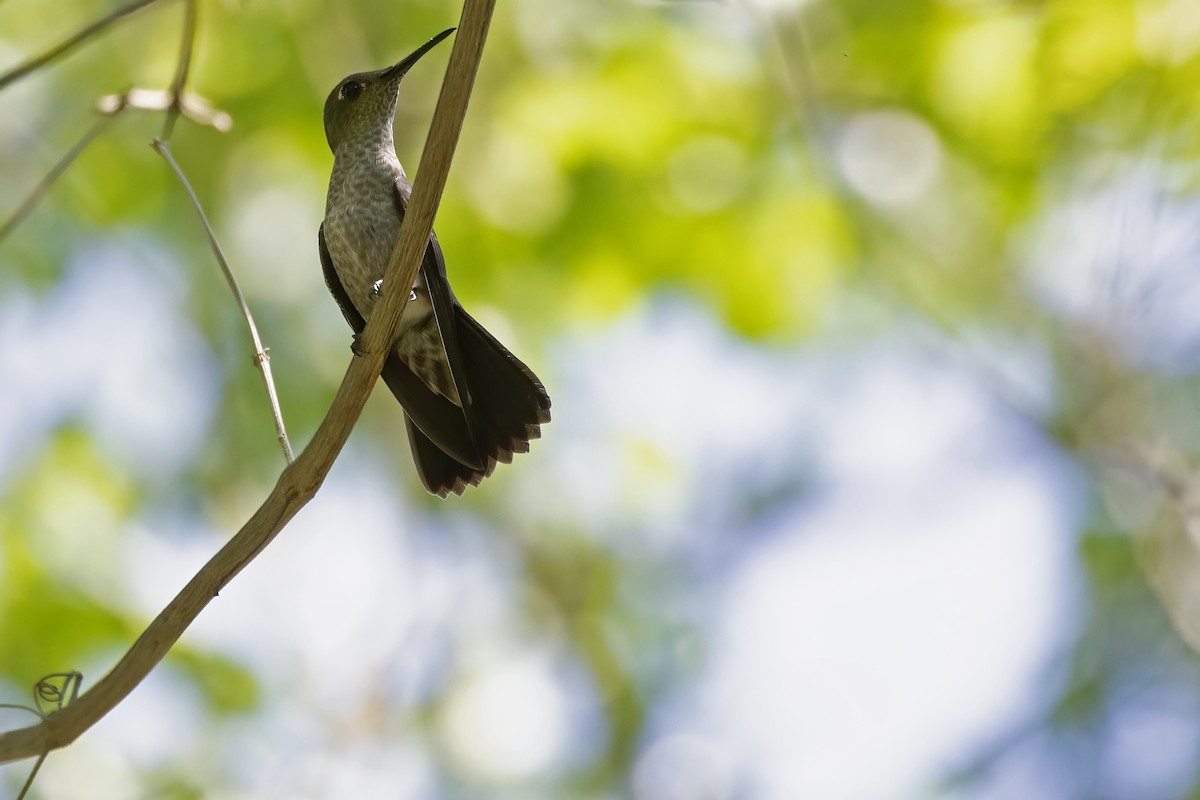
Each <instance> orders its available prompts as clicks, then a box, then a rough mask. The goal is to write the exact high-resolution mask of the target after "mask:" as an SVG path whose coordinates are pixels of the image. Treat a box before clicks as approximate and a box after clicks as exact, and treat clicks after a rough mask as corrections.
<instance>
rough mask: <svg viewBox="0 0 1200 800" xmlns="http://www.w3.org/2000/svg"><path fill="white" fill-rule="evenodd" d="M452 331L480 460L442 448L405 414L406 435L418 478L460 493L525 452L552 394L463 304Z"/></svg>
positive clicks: (440, 491) (546, 416) (442, 491)
mask: <svg viewBox="0 0 1200 800" xmlns="http://www.w3.org/2000/svg"><path fill="white" fill-rule="evenodd" d="M455 314H456V316H455V332H456V334H457V337H458V343H459V347H460V348H461V352H462V362H463V367H464V370H465V371H466V385H467V392H468V397H469V402H470V406H471V409H472V417H473V418H472V425H471V427H472V428H473V430H474V434H475V438H476V442H477V444H478V448H479V453H480V455H481V457H482V461H483V465H482V467H481V468H475V467H473V466H468V465H466V464H463V463H462V462H461V461H460V460H457V459H455V458H454V457H452V456H450V455H448V454H446V453H445V452H444V451H443V450H442V449H441V448H439V447H438V446H437V445H435V444H434V443H433V442H432V441H431V440H430V439H429V438H428V437H427V436H425V434H424V433H422V432H421V430H420V429H419V428H418V427H417V426H416V425H414V424H413V422H412V420H411V419H409V420H408V438H409V443H410V444H411V445H412V450H413V457H414V458H415V459H416V462H417V472H418V473H419V474H420V476H421V481H422V483H424V484H425V487H426V488H427V489H428V490H429V491H431V492H433V493H434V494H437V495H440V496H442V497H445V496H447V495H448V494H450V493H451V492H453V493H454V494H462V493H463V491H464V490H465V489H466V488H467V486H477V485H478V484H479V482H480V481H482V480H483V479H484V478H486V477H487V476H488V475H491V474H492V471H493V470H494V469H495V468H496V464H497V463H504V464H507V463H509V462H511V461H512V457H513V454H514V453H527V452H529V442H530V441H531V440H533V439H537V438H538V437H540V436H541V435H542V429H541V426H542V425H543V424H544V423H547V422H549V421H550V396H549V395H548V394H547V393H546V389H545V388H544V387H543V386H542V382H541V381H540V380H538V377H537V376H536V375H534V374H533V371H532V370H531V369H529V367H527V366H525V365H524V364H523V363H521V361H520V360H519V359H518V358H517V357H516V356H514V355H513V354H512V353H510V352H509V351H508V350H507V349H506V348H505V347H504V345H502V344H500V342H498V341H496V339H495V337H493V336H492V335H491V334H490V333H488V331H487V330H486V329H485V328H484V327H483V326H482V325H480V324H479V323H478V322H476V321H475V320H474V319H473V318H472V317H471V315H470V314H468V313H467V312H466V311H464V310H463V309H462V308H461V307H455Z"/></svg>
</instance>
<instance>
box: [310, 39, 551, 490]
mask: <svg viewBox="0 0 1200 800" xmlns="http://www.w3.org/2000/svg"><path fill="white" fill-rule="evenodd" d="M453 30H454V29H453V28H451V29H450V30H447V31H443V32H442V33H439V34H438V35H437V36H435V37H433V38H432V39H430V40H429V41H428V42H426V43H425V44H424V45H422V46H421V47H420V48H418V49H417V50H416V51H415V52H414V53H412V54H411V55H409V56H408V57H406V58H404V59H403V60H402V61H400V62H399V63H397V64H396V65H395V66H392V67H388V68H386V69H382V70H378V71H376V72H362V73H359V74H356V75H351V76H350V77H348V78H346V79H345V80H343V81H341V82H340V83H339V84H338V85H337V87H336V88H335V89H334V90H333V92H332V93H331V94H330V95H329V99H328V100H326V101H325V138H326V139H327V140H328V141H329V148H330V149H331V150H332V151H333V174H332V175H331V176H330V178H329V194H328V196H327V198H326V203H325V221H324V222H323V223H322V225H321V229H320V231H319V232H318V235H317V240H318V245H319V247H320V252H321V266H322V268H323V270H324V272H325V283H326V284H327V285H328V287H329V291H330V293H331V294H332V295H333V297H334V299H335V300H336V301H337V304H338V305H339V306H340V307H341V309H342V314H343V315H345V317H346V321H347V322H349V323H350V327H351V328H353V329H354V332H355V335H356V336H357V335H358V334H359V333H361V332H362V330H363V328H364V327H365V326H366V320H367V318H368V317H369V316H370V315H371V308H372V304H373V303H374V301H375V298H376V297H377V296H378V295H379V292H380V285H381V283H382V278H383V273H384V270H385V269H386V267H387V263H388V259H389V258H390V256H391V252H392V247H393V246H394V245H395V243H396V237H397V234H398V233H399V230H400V220H401V219H402V218H403V217H404V209H405V207H406V206H407V204H408V200H409V197H410V196H411V194H412V184H411V183H410V182H409V180H408V178H407V177H406V176H405V174H404V168H403V167H401V166H400V160H399V158H397V157H396V148H395V145H394V144H393V140H392V123H393V119H394V117H395V113H396V97H397V93H398V91H399V88H400V80H401V79H402V78H403V77H404V75H405V73H407V72H408V70H409V69H410V68H411V67H412V66H413V64H415V63H416V62H417V61H418V60H419V59H420V58H421V56H423V55H425V54H426V53H427V52H429V51H430V50H431V49H432V48H433V47H434V46H435V45H436V44H437V43H438V42H440V41H442V40H443V39H445V38H446V37H447V36H449V35H450V34H451V33H452V32H453ZM382 377H383V380H384V382H385V383H387V386H388V388H389V389H391V390H392V394H394V395H395V396H396V399H397V400H399V401H400V405H401V406H403V407H404V414H405V421H406V423H407V427H408V440H409V443H410V444H411V446H412V452H413V458H414V459H415V460H416V463H417V473H418V474H419V475H420V477H421V482H422V483H424V485H425V488H426V489H428V490H429V491H430V492H433V493H434V494H436V495H439V496H441V497H446V496H447V495H448V494H450V493H451V492H453V493H455V494H462V492H463V490H464V489H466V487H467V486H468V485H471V486H474V485H478V483H479V482H480V481H481V480H483V479H484V478H486V477H487V476H488V475H490V474H491V473H492V470H493V469H495V467H496V462H504V463H508V462H510V461H512V456H513V453H525V452H528V451H529V442H530V440H531V439H536V438H538V437H539V436H540V435H541V425H542V424H544V423H546V422H549V421H550V396H549V395H548V394H547V393H546V390H545V389H544V388H543V387H542V383H541V381H539V380H538V378H537V376H536V375H534V374H533V372H532V371H531V370H530V369H529V368H528V367H526V366H525V365H524V364H523V363H521V362H520V361H519V360H518V359H517V358H516V357H515V356H514V355H513V354H512V353H510V352H508V350H506V349H505V348H504V346H503V345H501V344H500V343H499V342H498V341H496V339H495V338H493V337H492V335H491V334H490V333H488V332H487V331H486V330H485V329H484V328H483V326H482V325H480V324H479V323H478V322H476V321H475V320H474V319H472V318H471V316H470V315H469V314H468V313H467V312H466V311H464V310H463V307H462V306H461V305H459V303H458V300H457V299H456V298H455V296H454V292H453V291H452V290H451V288H450V281H449V280H448V279H447V277H446V263H445V261H444V259H443V258H442V248H441V246H440V245H439V244H438V240H437V236H436V235H434V234H430V237H429V245H428V247H426V249H425V256H424V258H423V260H422V262H421V268H420V271H419V272H418V273H417V279H416V282H415V283H413V286H412V291H411V294H410V295H409V301H408V305H406V306H405V308H404V315H403V316H402V317H401V319H400V327H399V339H398V340H397V342H396V346H395V348H394V349H393V350H392V352H391V353H390V354H389V355H388V357H387V361H386V363H385V364H384V367H383V374H382Z"/></svg>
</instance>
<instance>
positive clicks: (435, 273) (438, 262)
mask: <svg viewBox="0 0 1200 800" xmlns="http://www.w3.org/2000/svg"><path fill="white" fill-rule="evenodd" d="M410 193H411V189H410V187H409V186H408V185H407V182H406V181H404V180H403V179H400V180H397V181H396V184H395V192H394V193H393V195H392V200H393V202H394V204H395V207H396V213H397V214H399V215H400V220H401V221H403V220H404V209H405V207H406V206H407V205H408V196H409V194H410ZM421 282H422V283H423V284H424V285H425V290H426V291H427V292H429V303H430V305H432V306H433V319H434V321H435V322H436V323H437V328H438V336H439V337H440V338H441V340H442V349H443V350H444V351H445V353H446V360H447V362H449V365H450V377H451V379H452V380H453V381H454V388H455V389H456V390H457V392H458V397H459V400H460V401H462V407H463V412H464V413H465V414H466V417H467V424H468V425H470V426H471V427H472V429H474V427H475V426H474V422H475V419H474V413H473V410H472V407H471V387H470V385H469V384H468V381H467V370H466V367H465V365H464V364H463V355H462V348H461V346H460V345H459V341H458V332H457V331H456V330H455V314H454V309H455V307H456V306H457V305H458V300H456V299H455V297H454V292H453V290H452V289H451V288H450V279H449V278H448V277H446V259H445V257H444V256H443V255H442V246H441V245H440V244H438V238H437V234H436V233H434V232H433V231H430V232H429V246H428V247H426V248H425V257H424V258H423V259H422V260H421Z"/></svg>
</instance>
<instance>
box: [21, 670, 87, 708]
mask: <svg viewBox="0 0 1200 800" xmlns="http://www.w3.org/2000/svg"><path fill="white" fill-rule="evenodd" d="M82 683H83V674H82V673H79V672H56V673H54V674H52V675H47V676H46V677H44V678H42V679H41V680H40V681H38V682H37V683H35V684H34V685H33V701H34V703H36V704H37V708H38V711H39V712H40V713H41V715H42V716H43V717H44V716H48V715H50V714H53V713H54V712H55V711H62V710H63V708H64V707H65V706H67V705H69V704H70V703H73V702H75V698H76V697H78V696H79V687H80V685H81V684H82Z"/></svg>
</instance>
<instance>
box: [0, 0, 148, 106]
mask: <svg viewBox="0 0 1200 800" xmlns="http://www.w3.org/2000/svg"><path fill="white" fill-rule="evenodd" d="M153 2H155V0H134V1H133V2H132V3H130V4H128V5H125V6H121V7H120V8H117V9H113V10H112V11H111V12H109V13H108V14H106V15H104V16H103V17H100V19H97V20H95V21H93V22H91V23H89V24H87V25H85V26H84V27H83V28H81V29H79V30H78V31H76V32H75V33H73V34H71V35H70V36H68V37H67V38H66V39H63V40H62V41H61V42H59V43H58V44H56V45H54V46H53V47H51V48H50V49H49V50H47V51H45V52H44V53H41V54H39V55H36V56H34V57H33V58H31V59H29V60H28V61H26V62H25V63H24V64H20V65H18V66H16V67H14V68H12V69H11V70H9V71H8V72H6V73H4V74H3V75H0V90H2V89H4V88H5V87H7V86H8V85H9V84H10V83H14V82H16V81H18V80H20V79H21V78H24V77H25V76H26V75H28V74H30V73H31V72H33V71H35V70H37V69H39V68H41V67H44V66H45V65H46V64H49V63H50V62H51V61H53V60H54V59H56V58H58V57H60V56H63V55H65V54H67V53H69V52H70V51H71V50H73V49H75V48H76V47H77V46H79V45H80V44H83V43H84V42H86V41H87V40H88V39H90V38H92V37H93V36H95V35H96V34H98V33H100V32H101V31H103V30H104V29H105V28H107V27H108V26H109V25H112V24H113V23H114V22H117V21H118V20H120V19H122V18H124V17H127V16H129V15H130V14H132V13H133V12H135V11H139V10H141V9H143V8H145V7H146V6H148V5H150V4H151V3H153Z"/></svg>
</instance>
